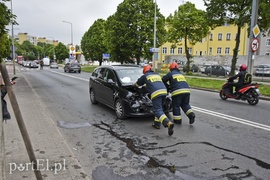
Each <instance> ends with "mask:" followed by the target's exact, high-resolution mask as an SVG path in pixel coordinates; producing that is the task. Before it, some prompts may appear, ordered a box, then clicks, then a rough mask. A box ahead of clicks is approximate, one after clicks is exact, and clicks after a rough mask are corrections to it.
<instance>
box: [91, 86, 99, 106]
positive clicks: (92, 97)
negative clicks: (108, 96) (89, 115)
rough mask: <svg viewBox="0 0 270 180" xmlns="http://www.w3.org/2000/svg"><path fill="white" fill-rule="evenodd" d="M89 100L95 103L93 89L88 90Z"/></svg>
mask: <svg viewBox="0 0 270 180" xmlns="http://www.w3.org/2000/svg"><path fill="white" fill-rule="evenodd" d="M90 101H91V103H92V104H97V103H98V102H97V100H96V95H95V92H94V90H93V89H91V90H90Z"/></svg>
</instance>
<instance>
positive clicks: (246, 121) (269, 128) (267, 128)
mask: <svg viewBox="0 0 270 180" xmlns="http://www.w3.org/2000/svg"><path fill="white" fill-rule="evenodd" d="M192 109H194V110H195V111H199V112H201V113H204V114H209V115H212V116H216V117H220V118H223V119H226V120H229V121H233V122H237V123H241V124H245V125H248V126H252V127H256V128H259V129H263V130H266V131H270V126H267V125H264V124H259V123H256V122H252V121H248V120H245V119H242V118H238V117H234V116H229V115H226V114H222V113H218V112H215V111H210V110H207V109H202V108H199V107H194V106H192Z"/></svg>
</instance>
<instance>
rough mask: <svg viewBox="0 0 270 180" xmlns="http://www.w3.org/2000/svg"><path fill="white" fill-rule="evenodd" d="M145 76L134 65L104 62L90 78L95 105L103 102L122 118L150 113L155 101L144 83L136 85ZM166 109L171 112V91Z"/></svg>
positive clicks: (90, 87) (92, 100)
mask: <svg viewBox="0 0 270 180" xmlns="http://www.w3.org/2000/svg"><path fill="white" fill-rule="evenodd" d="M142 75H143V68H142V67H139V66H132V65H113V66H110V65H103V66H100V67H97V68H96V69H95V70H94V71H93V73H92V75H91V77H90V79H89V94H90V101H91V103H92V104H97V103H102V104H104V105H106V106H108V107H110V108H112V109H114V110H115V113H116V116H117V118H119V119H125V118H127V117H136V116H151V115H153V112H152V101H151V100H150V98H149V94H148V92H147V90H146V88H145V87H144V86H142V87H140V88H137V87H134V86H133V84H134V83H135V82H136V81H137V80H138V79H139V78H140V77H141V76H142ZM163 106H164V112H165V113H169V112H170V111H171V96H170V94H168V95H167V97H166V98H165V99H164V104H163Z"/></svg>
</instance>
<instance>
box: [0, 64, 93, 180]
mask: <svg viewBox="0 0 270 180" xmlns="http://www.w3.org/2000/svg"><path fill="white" fill-rule="evenodd" d="M7 69H8V71H9V72H10V73H11V72H12V70H11V67H10V66H7ZM10 76H13V75H12V74H10ZM16 76H18V77H19V78H18V79H17V84H16V85H14V86H13V90H14V93H15V95H16V99H17V102H18V104H19V107H20V111H21V113H22V117H23V120H24V123H25V126H26V128H27V131H28V134H29V137H30V140H31V144H32V147H33V150H34V152H35V156H36V159H37V161H38V164H39V165H38V168H39V170H40V172H41V174H42V177H43V179H47V180H80V179H83V180H87V179H91V178H89V177H88V176H86V174H85V172H84V170H83V169H82V168H81V165H80V163H79V162H78V160H77V159H76V157H75V156H74V154H73V153H72V151H71V149H70V148H69V146H68V145H67V143H66V141H65V140H64V138H63V137H62V135H61V134H60V132H59V130H58V128H57V125H56V124H55V122H54V121H53V120H52V119H51V117H50V116H49V115H48V113H47V110H46V108H45V107H44V106H43V104H42V103H41V101H40V100H39V97H38V96H37V95H36V94H35V93H34V92H33V91H32V89H31V88H30V87H29V86H28V83H27V81H26V80H25V78H24V77H23V76H22V74H21V73H20V72H18V70H17V71H16ZM5 99H6V101H7V103H8V110H9V112H10V114H11V119H10V120H8V121H7V123H4V138H5V179H6V180H19V179H27V180H35V179H36V176H35V173H34V171H33V170H32V166H31V164H30V163H31V162H30V160H29V156H28V154H27V151H26V147H25V145H24V141H23V139H22V135H21V133H20V130H19V127H18V124H17V121H16V119H15V115H14V113H13V109H12V107H11V105H10V101H9V99H8V95H7V96H6V97H5ZM0 179H3V178H1V177H0Z"/></svg>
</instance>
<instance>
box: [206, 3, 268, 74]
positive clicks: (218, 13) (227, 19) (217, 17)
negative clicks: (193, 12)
mask: <svg viewBox="0 0 270 180" xmlns="http://www.w3.org/2000/svg"><path fill="white" fill-rule="evenodd" d="M259 2H260V4H259V10H258V12H259V17H260V18H261V20H260V21H258V23H259V25H260V28H261V30H263V31H264V32H267V31H268V33H269V27H270V12H269V7H270V1H269V0H260V1H259ZM204 4H205V6H206V12H207V16H206V17H207V19H208V21H209V23H210V24H211V26H212V27H213V28H214V27H217V26H222V25H224V24H225V23H228V24H233V25H235V26H236V27H237V36H236V39H235V47H234V49H233V58H232V63H231V72H230V74H229V75H230V76H232V75H234V72H235V69H236V68H235V66H236V63H237V56H238V51H239V50H238V49H239V44H240V35H241V29H242V28H243V27H244V26H245V25H247V24H250V20H251V18H250V17H251V11H252V9H251V8H252V0H242V1H239V0H226V1H224V0H204ZM248 34H249V33H248Z"/></svg>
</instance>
